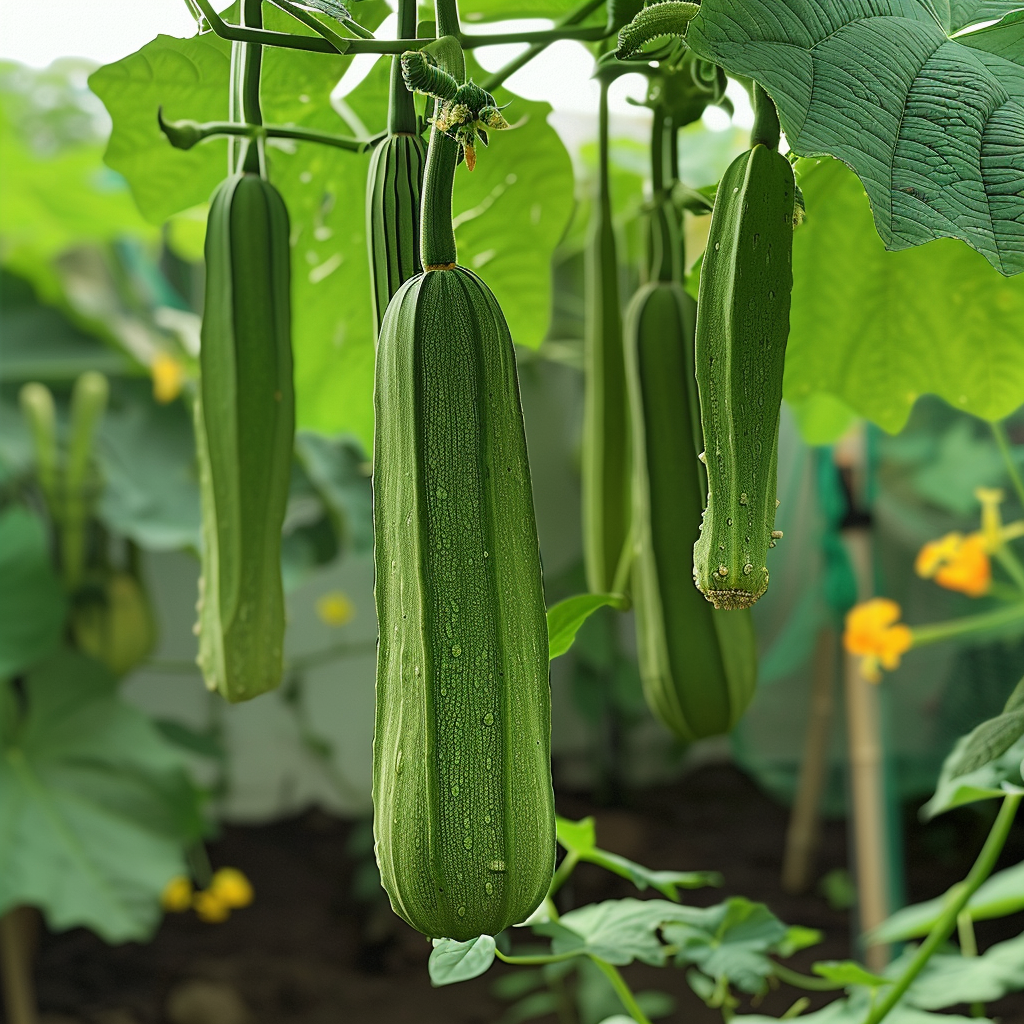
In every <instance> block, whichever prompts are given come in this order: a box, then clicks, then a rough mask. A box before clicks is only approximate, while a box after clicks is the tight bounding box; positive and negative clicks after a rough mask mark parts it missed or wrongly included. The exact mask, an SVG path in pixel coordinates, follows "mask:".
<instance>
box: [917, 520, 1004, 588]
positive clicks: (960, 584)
mask: <svg viewBox="0 0 1024 1024" xmlns="http://www.w3.org/2000/svg"><path fill="white" fill-rule="evenodd" d="M997 515H998V513H997ZM996 529H997V534H996V535H997V536H998V529H999V528H998V526H997V528H996ZM989 550H991V548H990V547H989V540H988V538H987V536H986V535H985V534H981V533H972V534H970V535H969V536H967V537H965V536H964V535H963V534H962V533H947V534H946V536H945V537H940V538H939V539H938V540H932V541H929V542H928V543H927V544H925V545H924V547H922V548H921V550H920V551H919V552H918V554H917V560H916V561H915V562H914V571H915V572H916V573H917V574H918V576H921V577H923V578H924V579H932V578H934V580H935V582H936V583H938V584H939V586H940V587H945V588H946V589H947V590H958V591H960V593H962V594H967V595H968V596H969V597H981V595H982V594H985V593H987V592H988V589H989V586H990V585H991V583H992V563H991V562H990V561H989V557H988V552H989Z"/></svg>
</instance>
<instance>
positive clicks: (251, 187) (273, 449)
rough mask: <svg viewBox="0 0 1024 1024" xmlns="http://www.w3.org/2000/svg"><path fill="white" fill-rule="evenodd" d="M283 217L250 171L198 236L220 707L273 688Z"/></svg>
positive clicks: (284, 315)
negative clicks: (201, 241)
mask: <svg viewBox="0 0 1024 1024" xmlns="http://www.w3.org/2000/svg"><path fill="white" fill-rule="evenodd" d="M288 233H289V232H288V211H287V209H286V208H285V204H284V201H283V200H282V198H281V196H280V194H279V193H278V191H277V189H275V188H274V186H273V185H271V184H270V182H268V181H266V180H265V179H264V178H262V177H260V176H259V175H257V174H249V173H245V174H235V175H232V176H231V177H229V178H228V179H226V180H225V181H224V182H222V183H221V185H220V186H218V188H217V190H216V192H215V193H214V195H213V201H212V203H211V206H210V214H209V220H208V222H207V229H206V305H205V309H204V312H203V325H202V345H201V349H200V356H199V360H200V370H201V377H200V387H199V395H198V400H197V402H196V444H197V451H198V456H199V471H200V472H199V476H200V496H201V502H202V513H203V554H202V579H201V583H200V599H199V664H200V667H201V668H202V671H203V675H204V677H205V679H206V684H207V686H208V687H209V688H210V689H216V690H218V691H220V693H221V694H222V695H223V696H224V697H225V698H226V699H227V700H229V701H239V700H247V699H249V698H250V697H255V696H256V695H257V694H260V693H263V692H264V691H266V690H270V689H272V688H273V687H275V686H277V685H278V683H279V682H280V681H281V671H282V649H283V642H284V626H285V621H284V597H283V591H282V585H281V526H282V523H283V522H284V513H285V506H286V504H287V501H288V482H289V477H290V473H291V459H292V443H293V439H294V433H295V400H294V390H293V384H292V351H291V327H290V323H291V312H290V265H289V259H290V254H289V245H288Z"/></svg>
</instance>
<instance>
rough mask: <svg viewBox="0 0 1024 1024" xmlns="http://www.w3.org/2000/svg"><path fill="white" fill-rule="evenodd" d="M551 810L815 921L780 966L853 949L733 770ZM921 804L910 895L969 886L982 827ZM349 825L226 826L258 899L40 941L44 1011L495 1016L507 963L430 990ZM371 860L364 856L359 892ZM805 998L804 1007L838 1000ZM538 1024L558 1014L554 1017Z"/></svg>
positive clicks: (567, 894) (987, 927) (614, 893)
mask: <svg viewBox="0 0 1024 1024" xmlns="http://www.w3.org/2000/svg"><path fill="white" fill-rule="evenodd" d="M558 802H559V811H560V813H562V814H564V815H567V816H569V817H572V818H579V817H583V816H584V815H585V814H591V813H592V814H595V815H596V817H597V820H598V841H599V843H600V845H601V846H603V847H605V848H607V849H610V850H612V851H614V852H617V853H620V854H623V855H624V856H627V857H630V858H632V859H634V860H637V861H639V862H640V863H642V864H645V865H647V866H648V867H652V868H675V869H681V870H693V869H704V868H715V869H718V870H719V871H721V872H722V874H723V875H724V876H725V886H724V889H704V890H695V891H691V892H689V893H687V894H686V896H685V897H684V898H685V899H686V901H687V902H690V903H693V904H697V905H704V904H708V903H714V902H717V901H718V900H720V899H721V898H722V897H723V895H744V896H747V897H749V898H751V899H755V900H762V901H764V902H766V903H767V904H768V905H769V906H770V907H771V909H772V910H773V911H774V912H775V913H776V914H778V915H779V917H781V918H782V920H784V921H785V922H786V923H787V924H800V925H805V926H809V927H812V928H818V929H821V930H822V931H823V932H824V933H825V940H824V942H823V943H821V944H820V945H818V946H816V947H813V948H812V949H809V950H805V951H803V952H801V953H799V954H797V955H796V956H795V957H793V958H792V959H791V960H789V961H787V963H788V964H789V965H790V966H792V967H794V968H796V969H799V970H802V971H809V969H810V965H811V963H812V962H813V961H815V960H825V959H844V958H846V957H848V956H849V955H850V921H849V915H848V913H847V912H845V911H841V910H837V909H833V908H832V907H830V906H829V903H828V902H827V901H826V899H825V898H824V897H823V896H822V895H821V893H820V892H811V893H809V894H807V895H804V896H791V895H787V894H786V893H784V892H783V891H782V888H781V886H780V883H779V871H780V864H781V858H782V850H783V840H784V835H785V827H786V820H787V812H786V810H785V809H784V808H782V807H780V806H779V805H778V804H777V803H775V802H774V801H773V800H771V799H770V798H769V797H767V796H765V795H764V793H762V792H761V791H760V790H759V789H758V788H757V787H756V785H755V784H754V783H753V782H751V781H750V780H749V779H748V778H746V777H745V776H744V775H743V774H741V773H740V772H739V771H738V770H737V769H735V768H733V767H730V766H723V765H715V766H706V767H704V768H701V769H699V770H697V771H695V772H693V773H692V774H690V775H688V776H687V777H685V778H684V779H682V780H681V781H679V782H676V783H674V784H672V785H670V786H664V787H660V788H657V789H651V790H646V791H643V792H638V793H634V794H631V795H630V796H629V798H628V806H627V807H623V808H615V809H609V808H601V807H597V806H595V805H594V804H593V803H592V802H591V801H590V800H589V798H588V797H587V796H585V795H582V794H575V795H564V794H563V795H560V797H559V801H558ZM914 810H915V809H914V808H907V809H906V813H905V824H906V859H907V864H908V872H907V874H908V889H909V893H908V898H909V900H910V901H917V900H922V899H927V898H929V897H932V896H935V895H937V894H939V893H941V892H942V891H944V890H945V889H946V888H947V887H948V886H949V885H950V884H952V883H953V882H955V881H957V880H959V879H960V878H962V877H963V875H964V874H965V873H966V871H967V869H968V867H969V866H970V862H971V860H972V859H973V857H974V856H975V855H976V853H977V851H978V850H979V849H980V846H981V842H982V840H983V838H984V835H985V832H986V829H987V823H986V821H985V820H983V819H982V818H981V816H980V815H979V814H978V813H976V812H975V811H972V810H970V809H964V810H961V811H958V812H953V813H952V814H949V815H946V816H944V817H942V818H940V819H938V820H937V821H935V822H932V823H931V824H929V825H927V826H925V825H921V824H920V823H918V822H917V820H916V816H915V814H914ZM358 828H359V826H358V825H353V823H351V822H346V821H341V820H338V819H335V818H332V817H329V816H327V815H325V814H323V813H321V812H318V811H310V812H308V813H306V814H304V815H302V816H300V817H298V818H293V819H291V820H288V821H281V822H277V823H275V824H272V825H265V826H259V827H231V828H228V829H226V830H225V831H224V833H223V835H222V836H221V837H220V839H218V840H217V841H216V842H213V843H211V844H210V856H211V860H212V861H213V864H214V866H215V867H216V866H220V865H232V866H236V867H239V868H241V869H242V870H243V871H245V873H246V874H247V875H248V876H249V878H250V879H251V880H252V882H253V885H254V887H255V891H256V900H255V903H254V904H253V905H252V906H251V907H249V908H247V909H245V910H242V911H238V912H236V913H235V914H233V915H232V917H231V919H230V920H228V921H227V922H225V923H223V924H215V925H214V924H204V923H203V922H201V921H199V920H198V919H196V917H195V916H194V915H193V914H187V915H185V914H182V915H169V916H168V917H167V918H166V920H165V921H164V924H163V926H162V927H161V929H160V931H159V932H158V934H157V935H156V937H155V939H154V940H153V942H151V943H150V944H148V945H144V946H143V945H136V944H128V945H124V946H120V947H115V948H111V947H108V946H105V945H104V944H103V943H102V942H101V941H100V940H98V939H96V938H95V937H94V936H93V935H91V934H90V933H88V932H85V931H81V930H79V931H72V932H68V933H64V934H61V935H53V936H44V937H43V939H42V943H41V948H40V952H39V957H38V961H37V984H38V991H39V1001H40V1004H41V1007H42V1009H43V1011H44V1014H46V1015H47V1016H46V1017H44V1020H45V1021H46V1022H47V1024H58V1022H59V1024H78V1022H83V1024H85V1022H88V1024H157V1022H165V1021H170V1022H171V1024H271V1022H273V1024H279V1022H280V1024H328V1022H330V1024H340V1022H344V1024H364V1022H365V1024H369V1022H371V1021H372V1022H374V1024H377V1022H388V1024H392V1022H393V1024H413V1022H416V1024H498V1022H500V1021H501V1018H502V1014H503V1013H505V1012H506V1011H507V1009H508V1006H509V1003H508V1002H507V1001H502V1000H501V999H499V998H497V997H496V996H495V995H494V993H493V991H492V989H493V986H494V983H495V981H496V980H497V979H498V978H499V977H501V976H503V975H505V974H508V973H509V972H510V971H513V970H516V969H515V968H509V967H506V966H504V965H498V966H497V967H495V968H492V970H491V971H490V972H488V974H486V975H485V976H484V977H482V978H478V979H476V980H474V981H471V982H465V983H463V984H459V985H453V986H449V987H446V988H442V989H431V987H430V983H429V980H428V978H427V968H426V964H427V956H428V954H429V945H428V944H427V942H426V940H425V939H423V937H422V936H420V935H418V934H416V933H415V932H413V931H412V930H411V929H409V928H407V927H406V926H405V925H404V924H403V923H402V922H400V921H399V920H398V919H397V918H395V917H394V915H392V914H391V912H390V909H388V908H387V904H386V902H385V903H383V904H381V903H380V902H379V901H378V902H376V903H373V902H371V903H370V904H367V903H365V902H360V901H359V900H358V899H356V896H355V892H356V891H358V889H359V884H358V878H359V875H360V871H359V863H360V857H359V856H356V855H353V854H352V853H351V852H350V850H352V849H353V847H354V846H358V845H359V844H358V843H353V842H352V839H353V830H354V829H358ZM363 831H364V833H365V828H364V829H363ZM364 857H365V855H364ZM1022 857H1024V828H1022V827H1021V823H1020V822H1018V826H1017V829H1016V831H1015V833H1014V834H1013V835H1012V836H1011V840H1010V843H1009V844H1008V847H1007V849H1006V851H1005V852H1004V856H1003V860H1002V862H1001V864H1002V866H1006V865H1008V864H1011V863H1016V862H1017V861H1019V860H1020V859H1021V858H1022ZM845 865H846V829H845V825H844V824H843V823H842V822H829V823H826V825H825V827H824V831H823V835H822V842H821V849H820V856H819V861H818V875H819V877H820V876H823V875H824V874H825V873H826V872H828V871H830V870H833V869H836V868H842V867H844V866H845ZM365 868H366V865H365V860H364V862H363V872H362V877H363V879H364V885H363V888H364V891H365V877H366V875H365ZM371 892H372V890H371ZM631 895H637V893H636V891H635V890H634V889H633V888H632V886H631V885H630V884H629V883H628V882H626V881H625V880H623V879H619V878H617V877H615V876H612V875H609V874H608V873H606V872H604V871H602V870H601V869H599V868H596V867H594V866H592V865H582V866H580V867H579V868H577V870H576V873H575V875H574V877H573V879H572V881H571V882H570V885H568V886H566V888H565V890H563V893H562V894H560V898H559V901H560V903H561V904H562V905H563V909H569V907H570V906H572V905H581V904H583V903H588V902H591V901H596V900H602V899H609V898H614V897H622V896H631ZM644 895H650V893H649V892H648V893H647V894H644ZM655 895H657V894H655ZM1022 927H1024V914H1019V915H1016V916H1014V917H1012V918H1006V919H1004V920H1002V921H994V922H982V923H980V924H979V926H978V941H979V946H980V948H981V949H985V948H987V947H988V946H989V945H991V944H992V943H994V942H997V941H1000V940H1002V939H1006V938H1010V937H1012V936H1014V935H1016V934H1018V933H1019V932H1020V931H1021V929H1022ZM524 937H525V936H524ZM520 941H522V939H520ZM624 974H625V977H626V978H627V980H628V981H629V982H630V984H631V985H632V986H633V988H634V991H636V990H643V989H659V990H661V991H663V992H668V993H671V995H672V996H673V997H674V998H675V1000H676V1008H675V1011H674V1012H673V1013H672V1014H671V1016H669V1017H667V1018H665V1019H666V1020H667V1021H670V1022H681V1021H685V1022H687V1024H703V1022H705V1021H707V1022H712V1021H721V1016H720V1015H719V1014H718V1013H717V1012H716V1011H712V1010H709V1009H707V1008H706V1007H705V1006H704V1004H703V1003H702V1002H701V1001H700V1000H699V999H698V998H697V997H696V996H695V995H694V994H693V993H692V992H691V991H690V988H689V986H688V984H687V982H686V980H685V977H684V972H683V971H680V970H676V969H674V968H663V969H658V968H652V967H646V966H643V965H634V966H631V967H628V968H625V969H624ZM800 995H802V993H800V992H798V991H796V990H794V989H792V988H789V987H786V988H783V989H782V990H780V991H778V992H773V993H770V994H769V996H768V997H767V998H766V999H765V1000H764V1001H763V1003H762V1004H761V1005H760V1006H759V1007H758V1010H759V1011H760V1012H763V1013H769V1014H772V1015H776V1016H777V1015H780V1014H782V1013H784V1012H785V1011H786V1010H787V1009H788V1008H789V1007H790V1006H791V1005H792V1004H793V1002H794V1001H795V1000H796V999H797V998H798V997H799V996H800ZM812 997H813V999H812V1006H815V1007H817V1006H821V1005H823V1004H824V1003H825V1002H827V1001H828V1000H829V998H831V996H829V995H828V994H813V993H812ZM988 1009H989V1012H990V1013H991V1014H992V1015H994V1016H998V1017H1000V1018H1001V1020H1002V1021H1003V1022H1005V1024H1024V994H1021V993H1018V994H1016V995H1014V996H1011V997H1008V998H1007V999H1004V1000H1002V1001H1001V1002H1000V1003H998V1004H991V1005H990V1006H989V1008H988ZM745 1010H746V1011H749V1005H747V1004H746V1003H745V1005H744V1006H743V1007H741V1012H743V1011H745ZM959 1010H960V1012H962V1013H964V1014H967V1013H968V1011H967V1010H966V1009H965V1008H963V1007H961V1008H959ZM611 1012H616V1011H611ZM537 1019H538V1020H541V1021H542V1022H543V1024H551V1022H554V1021H556V1017H555V1016H554V1015H549V1016H547V1017H543V1018H537Z"/></svg>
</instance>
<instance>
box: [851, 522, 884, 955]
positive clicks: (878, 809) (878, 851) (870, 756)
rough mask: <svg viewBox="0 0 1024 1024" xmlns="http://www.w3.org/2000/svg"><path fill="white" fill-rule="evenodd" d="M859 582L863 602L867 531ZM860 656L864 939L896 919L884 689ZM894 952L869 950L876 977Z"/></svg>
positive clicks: (857, 532) (854, 729)
mask: <svg viewBox="0 0 1024 1024" xmlns="http://www.w3.org/2000/svg"><path fill="white" fill-rule="evenodd" d="M844 540H845V541H846V545H847V549H848V551H849V553H850V560H851V562H852V563H853V569H854V574H855V576H856V578H857V590H858V598H859V600H862V601H863V600H865V599H867V598H868V597H870V596H871V593H872V590H873V587H872V585H871V581H872V571H871V534H870V531H869V530H867V529H864V528H855V529H850V530H846V531H844ZM860 662H861V659H860V657H859V656H858V655H854V654H849V653H844V667H843V680H844V689H845V696H846V729H847V749H848V752H849V760H850V792H851V796H852V802H853V822H852V824H853V849H854V858H855V861H856V878H857V910H858V915H859V922H858V923H859V928H860V933H861V934H864V933H865V932H867V931H870V930H871V929H872V928H876V927H877V926H878V925H880V924H881V923H882V922H883V921H884V920H885V919H886V918H887V917H888V916H889V914H890V912H891V908H890V906H889V890H890V886H889V871H888V860H889V841H888V829H887V817H886V808H885V780H884V762H883V751H882V740H881V720H880V717H881V716H880V714H879V700H878V685H877V684H875V683H871V682H868V681H867V679H865V678H864V674H863V672H862V671H861V664H860ZM889 955H890V949H889V947H888V946H882V945H875V946H869V947H868V948H867V949H866V950H865V954H864V961H865V964H866V965H867V967H868V969H869V970H871V971H875V972H876V973H877V972H879V971H881V970H882V969H883V968H884V967H885V966H886V964H887V963H888V962H889Z"/></svg>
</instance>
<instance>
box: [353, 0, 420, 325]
mask: <svg viewBox="0 0 1024 1024" xmlns="http://www.w3.org/2000/svg"><path fill="white" fill-rule="evenodd" d="M398 20H399V25H398V34H399V38H402V39H406V38H409V37H411V36H415V35H416V4H415V0H401V2H400V3H399V8H398ZM417 129H418V125H417V118H416V106H415V103H414V101H413V95H412V93H411V92H409V90H408V89H407V88H406V86H405V82H404V81H403V80H402V67H401V61H400V59H399V58H398V57H394V58H393V59H392V66H391V87H390V96H389V101H388V135H387V137H386V138H385V139H384V140H383V141H382V142H381V143H380V144H379V145H378V146H377V147H376V148H375V149H374V151H373V156H372V157H371V158H370V173H369V175H368V176H367V179H366V241H367V245H368V248H369V254H370V288H371V292H372V297H373V311H374V318H375V319H374V333H377V332H379V330H380V324H381V321H382V320H383V319H384V310H386V309H387V308H388V303H389V302H390V301H391V297H392V296H393V295H394V294H395V292H397V291H398V289H399V288H400V287H401V286H402V285H403V284H404V283H405V282H406V281H408V280H409V278H410V277H412V276H413V275H414V274H418V273H419V272H420V271H421V270H422V269H423V268H422V267H421V265H420V196H421V193H422V191H423V167H424V163H425V162H426V158H427V147H426V146H425V145H424V143H423V139H421V138H420V136H419V132H418V130H417Z"/></svg>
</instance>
